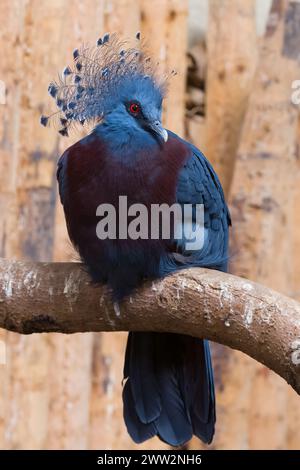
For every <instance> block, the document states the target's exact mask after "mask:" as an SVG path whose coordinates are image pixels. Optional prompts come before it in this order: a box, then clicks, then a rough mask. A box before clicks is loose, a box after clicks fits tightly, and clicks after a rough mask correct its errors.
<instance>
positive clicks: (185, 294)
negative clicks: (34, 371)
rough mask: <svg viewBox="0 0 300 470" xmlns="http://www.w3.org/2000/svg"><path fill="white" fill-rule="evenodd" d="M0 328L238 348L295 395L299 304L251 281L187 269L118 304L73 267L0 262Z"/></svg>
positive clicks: (299, 387)
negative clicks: (180, 338) (202, 341)
mask: <svg viewBox="0 0 300 470" xmlns="http://www.w3.org/2000/svg"><path fill="white" fill-rule="evenodd" d="M0 327H2V328H5V329H7V330H11V331H15V332H18V333H23V334H30V333H42V332H51V331H56V332H61V333H75V332H85V331H121V330H123V331H168V332H173V333H184V334H187V335H192V336H197V337H204V338H207V339H210V340H213V341H216V342H218V343H222V344H225V345H227V346H230V347H232V348H234V349H239V350H240V351H243V352H244V353H246V354H248V355H249V356H251V357H253V358H254V359H256V360H257V361H259V362H261V363H263V364H265V365H266V366H267V367H269V368H270V369H272V370H274V371H275V372H276V373H277V374H279V375H280V376H281V377H283V378H284V379H285V380H286V381H287V382H288V383H289V384H290V385H291V386H292V387H293V388H294V389H295V390H296V391H297V392H298V393H299V394H300V304H299V303H297V302H296V301H294V300H292V299H290V298H288V297H285V296H283V295H281V294H279V293H277V292H275V291H273V290H271V289H268V288H266V287H263V286H261V285H259V284H256V283H254V282H250V281H248V280H245V279H242V278H239V277H236V276H232V275H230V274H224V273H220V272H217V271H213V270H208V269H189V270H186V271H182V272H179V273H176V274H174V275H172V276H169V277H167V278H165V279H163V280H161V281H156V282H153V283H148V284H146V285H145V286H144V287H143V288H141V289H139V291H138V292H137V293H136V294H135V295H134V296H133V297H131V298H129V299H128V300H126V301H124V302H122V303H121V304H120V305H114V304H113V303H112V302H111V300H110V296H109V293H108V292H107V290H106V289H105V288H104V287H95V286H93V285H91V283H90V281H89V277H88V275H87V274H86V273H85V271H84V269H83V268H82V265H80V264H77V263H27V262H26V263H23V262H18V261H8V260H0Z"/></svg>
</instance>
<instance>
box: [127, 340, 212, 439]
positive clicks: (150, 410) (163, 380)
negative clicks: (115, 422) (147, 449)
mask: <svg viewBox="0 0 300 470" xmlns="http://www.w3.org/2000/svg"><path fill="white" fill-rule="evenodd" d="M124 379H125V380H126V382H125V385H124V389H123V403H124V420H125V423H126V426H127V430H128V433H129V434H130V436H131V437H132V439H133V440H134V441H135V442H137V443H141V442H143V441H145V440H147V439H149V438H151V437H152V436H155V435H157V436H158V437H159V438H160V439H161V440H162V441H164V442H166V443H167V444H169V445H172V446H181V445H183V444H185V443H186V442H187V441H189V440H190V439H191V437H192V435H193V434H195V435H196V436H198V437H199V438H200V439H201V440H202V441H203V442H205V443H210V442H211V441H212V438H213V435H214V427H215V393H214V381H213V372H212V365H211V358H210V350H209V344H208V342H207V341H205V340H200V339H197V338H192V337H190V336H184V335H177V334H172V333H129V336H128V342H127V348H126V356H125V366H124Z"/></svg>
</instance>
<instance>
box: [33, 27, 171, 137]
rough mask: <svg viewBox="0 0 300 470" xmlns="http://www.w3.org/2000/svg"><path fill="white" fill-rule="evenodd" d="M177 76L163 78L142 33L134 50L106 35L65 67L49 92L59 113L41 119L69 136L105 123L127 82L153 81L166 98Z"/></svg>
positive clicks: (113, 36)
mask: <svg viewBox="0 0 300 470" xmlns="http://www.w3.org/2000/svg"><path fill="white" fill-rule="evenodd" d="M174 74H175V72H174V71H172V72H171V74H168V75H165V76H162V74H161V73H160V71H159V64H158V63H153V61H152V60H151V58H150V57H149V56H148V55H147V53H146V50H145V45H144V44H143V43H142V42H141V41H140V33H137V34H136V45H135V46H134V47H131V46H129V44H128V42H127V41H122V40H120V39H119V38H118V36H117V35H116V34H112V35H109V34H105V35H104V36H103V37H102V38H99V39H98V41H97V43H96V46H94V47H91V46H82V47H81V48H80V49H75V50H74V51H73V66H72V67H69V66H67V67H65V68H64V70H63V72H62V74H61V75H60V76H59V79H58V80H57V81H53V82H51V83H50V85H49V87H48V92H49V94H50V96H51V97H52V98H53V99H54V100H55V103H56V106H57V108H58V111H56V112H54V113H53V114H51V115H50V116H45V115H43V116H41V124H42V125H43V126H47V125H48V123H49V122H50V121H52V120H53V119H54V120H55V122H57V123H58V126H59V131H58V132H59V133H60V134H61V135H63V136H67V135H68V132H69V129H70V126H71V125H72V124H75V123H80V124H81V125H84V124H85V123H91V122H92V123H93V124H95V123H99V122H101V120H102V119H103V117H104V115H105V112H106V111H109V106H111V103H112V99H113V98H115V97H116V95H117V94H118V91H119V90H121V89H122V86H123V85H124V83H125V82H126V81H128V80H130V81H131V82H132V81H135V80H147V81H150V82H151V84H152V86H153V87H154V88H155V89H157V90H158V91H159V92H160V93H161V95H162V96H163V95H164V94H165V92H166V86H167V81H168V78H169V77H170V75H174Z"/></svg>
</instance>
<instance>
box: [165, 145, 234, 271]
mask: <svg viewBox="0 0 300 470" xmlns="http://www.w3.org/2000/svg"><path fill="white" fill-rule="evenodd" d="M186 145H188V146H189V148H190V152H191V155H190V158H189V159H188V160H187V161H186V163H185V165H184V166H183V168H182V170H181V172H180V174H179V178H178V184H177V202H178V203H179V204H181V206H183V205H185V204H189V205H192V211H191V220H190V221H189V220H188V219H187V220H186V219H184V220H183V227H185V229H186V234H187V235H189V230H193V231H194V232H195V231H196V230H197V231H198V230H202V233H203V238H202V247H201V248H200V249H198V248H197V249H196V250H194V249H192V250H191V249H190V248H188V249H187V244H186V242H187V238H186V235H184V234H183V236H182V238H181V239H177V240H176V244H177V251H178V253H172V254H171V255H169V256H168V259H167V261H166V260H165V261H164V267H163V268H164V270H165V271H169V272H171V271H173V270H174V269H180V268H185V267H192V266H202V267H211V268H214V269H219V270H224V271H226V269H227V260H228V227H229V225H231V219H230V214H229V210H228V207H227V205H226V202H225V198H224V193H223V189H222V186H221V183H220V181H219V178H218V176H217V175H216V173H215V171H214V170H213V168H212V166H211V165H210V163H209V162H208V160H207V159H206V158H205V157H204V155H203V154H202V152H200V150H198V149H197V148H196V147H195V146H193V145H191V144H188V143H186ZM200 204H202V205H203V209H204V220H203V221H202V223H200V224H199V219H198V220H197V219H196V207H197V205H200ZM198 207H199V206H198ZM189 225H190V229H189V227H188V226H189ZM200 225H201V226H200ZM203 225H204V227H203ZM191 235H192V234H191V233H190V236H191Z"/></svg>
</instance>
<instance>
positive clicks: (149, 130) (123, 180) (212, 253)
mask: <svg viewBox="0 0 300 470" xmlns="http://www.w3.org/2000/svg"><path fill="white" fill-rule="evenodd" d="M139 39H140V35H139V34H137V36H136V40H137V41H139ZM73 58H74V66H73V67H66V68H65V69H64V72H63V74H62V78H61V80H60V81H59V82H58V83H55V82H53V83H51V84H50V86H49V93H50V95H51V96H52V97H53V99H54V100H55V102H56V105H57V107H58V112H57V113H56V114H55V116H56V117H57V119H58V122H59V124H60V126H61V129H60V130H59V132H60V133H61V134H62V135H68V132H69V129H70V127H71V126H72V125H73V124H76V123H80V124H81V125H84V126H86V125H87V124H88V123H92V130H91V132H90V133H89V134H88V135H87V136H86V137H84V138H82V139H81V140H80V141H79V142H77V143H75V144H74V145H72V146H71V147H70V148H68V149H67V150H66V151H65V153H64V154H63V155H62V157H61V158H60V160H59V163H58V170H57V178H58V184H59V193H60V198H61V202H62V204H63V208H64V213H65V218H66V224H67V229H68V233H69V236H70V239H71V241H72V243H73V245H74V247H75V248H76V250H77V251H78V253H79V255H80V257H81V259H82V261H83V263H84V264H85V265H86V267H87V269H88V272H89V273H90V276H91V278H92V280H93V282H95V283H105V284H107V285H108V287H109V289H110V290H111V293H112V299H113V301H114V302H121V301H122V299H123V298H124V297H125V296H128V295H129V294H131V293H132V292H133V291H134V290H135V289H136V288H138V287H139V286H140V284H141V282H142V281H143V280H145V279H157V278H161V277H163V276H166V275H168V274H170V273H172V272H175V271H177V270H180V269H186V268H193V267H209V268H213V269H218V270H222V271H226V269H227V258H228V227H229V225H230V215H229V212H228V208H227V206H226V203H225V200H224V195H223V191H222V187H221V184H220V182H219V179H218V177H217V175H216V173H215V172H214V170H213V168H212V166H211V165H210V163H209V162H208V161H207V160H206V158H205V157H204V155H203V154H202V153H201V152H200V150H198V149H197V148H196V147H194V146H193V145H191V144H190V143H188V142H186V141H184V140H183V139H181V138H179V137H178V136H177V135H175V134H174V133H173V132H171V131H169V130H166V129H164V128H163V126H162V124H161V113H162V102H163V99H164V96H165V92H166V80H165V79H162V78H161V76H160V74H159V71H158V69H157V67H156V66H155V65H153V63H152V61H151V59H149V57H148V56H147V54H146V53H145V52H144V51H143V48H142V46H140V45H139V43H138V45H137V46H136V47H126V45H125V47H124V42H121V41H119V39H118V38H117V36H115V35H112V36H109V35H108V34H106V35H105V36H104V37H103V38H100V39H99V40H98V41H97V45H96V46H95V48H88V47H84V48H83V49H82V50H79V49H75V51H74V53H73ZM51 117H53V116H49V117H47V116H42V118H41V123H42V124H43V125H47V124H48V122H49V118H51ZM120 196H126V197H127V201H128V205H132V204H143V205H144V206H145V207H146V208H148V209H149V210H150V208H151V207H152V206H153V205H155V204H156V205H157V204H159V205H161V204H167V205H168V207H170V206H172V204H174V203H177V204H178V205H179V206H180V207H183V206H184V205H185V204H190V205H192V208H193V209H194V208H195V207H196V205H198V204H202V205H203V206H204V220H203V223H202V227H200V226H199V227H198V225H197V224H198V222H197V219H196V216H195V211H194V210H193V211H192V213H191V214H192V215H191V216H190V220H189V221H188V222H187V224H190V226H191V228H194V229H199V230H200V229H202V230H203V232H204V238H203V243H202V246H201V247H200V248H199V249H197V250H191V249H190V248H188V245H187V239H186V238H185V237H182V238H179V237H175V234H174V233H173V232H172V233H171V234H170V236H169V237H166V238H163V237H162V236H161V234H160V236H159V237H158V238H149V237H148V238H145V237H138V238H136V239H132V238H129V237H127V238H123V237H120V236H116V237H112V238H107V239H105V238H103V239H101V238H99V236H98V235H97V231H96V227H97V224H98V222H99V216H98V215H97V208H98V207H99V205H102V204H109V205H110V206H113V207H115V208H117V209H116V210H117V211H118V210H119V208H118V202H119V197H120ZM118 214H119V212H118ZM150 218H151V215H150ZM102 220H103V219H102ZM131 220H132V218H131V219H130V220H127V222H126V223H127V224H129V223H130V221H131ZM177 222H178V221H177ZM179 223H182V224H186V219H182V220H181V222H179ZM127 228H128V227H127ZM183 228H184V227H183ZM118 233H119V232H118ZM124 379H125V380H124V387H123V403H124V420H125V423H126V426H127V430H128V432H129V434H130V436H131V437H132V439H133V440H134V441H135V442H137V443H141V442H143V441H145V440H147V439H149V438H151V437H152V436H155V435H157V436H158V437H159V438H160V439H161V440H162V441H164V442H166V443H168V444H170V445H172V446H182V445H184V444H185V443H186V442H187V441H189V439H191V437H192V436H193V434H194V435H196V436H198V437H199V438H200V439H201V440H202V441H203V442H205V443H210V442H211V441H212V438H213V435H214V427H215V419H216V416H215V393H214V381H213V371H212V364H211V358H210V349H209V344H208V342H207V341H206V340H201V339H198V338H192V337H189V336H184V335H179V334H171V333H170V334H169V333H148V332H145V333H143V332H134V333H133V332H131V333H129V336H128V342H127V348H126V355H125V365H124Z"/></svg>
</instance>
